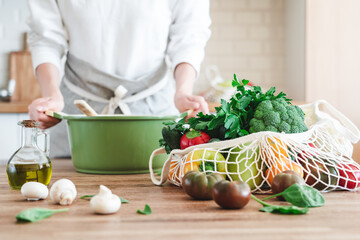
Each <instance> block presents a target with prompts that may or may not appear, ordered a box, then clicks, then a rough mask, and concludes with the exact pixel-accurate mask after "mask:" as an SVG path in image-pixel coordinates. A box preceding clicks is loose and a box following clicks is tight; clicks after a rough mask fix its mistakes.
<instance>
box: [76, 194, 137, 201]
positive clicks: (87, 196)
mask: <svg viewBox="0 0 360 240" xmlns="http://www.w3.org/2000/svg"><path fill="white" fill-rule="evenodd" d="M93 196H95V195H84V196H81V197H80V198H81V199H86V200H90V199H91V198H92V197H93ZM119 198H120V200H121V203H129V202H130V201H129V200H127V199H125V198H122V197H119Z"/></svg>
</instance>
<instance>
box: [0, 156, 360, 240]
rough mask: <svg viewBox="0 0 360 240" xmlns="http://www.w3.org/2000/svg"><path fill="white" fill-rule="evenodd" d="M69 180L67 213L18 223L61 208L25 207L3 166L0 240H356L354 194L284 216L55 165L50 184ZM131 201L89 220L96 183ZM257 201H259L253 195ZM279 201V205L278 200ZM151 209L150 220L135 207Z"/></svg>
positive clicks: (133, 178)
mask: <svg viewBox="0 0 360 240" xmlns="http://www.w3.org/2000/svg"><path fill="white" fill-rule="evenodd" d="M60 178H68V179H71V180H72V181H73V182H74V183H75V185H76V187H77V190H78V197H77V199H76V200H75V202H74V203H73V205H71V206H70V210H69V211H68V212H63V213H57V214H55V215H53V216H51V217H50V218H47V219H45V220H42V221H39V222H35V223H25V224H24V223H17V222H16V220H15V215H16V214H17V213H18V212H20V211H22V210H25V209H27V208H32V207H46V208H52V209H59V208H63V207H62V206H59V205H54V204H52V203H51V202H50V199H49V198H48V199H46V200H42V201H37V202H29V201H26V200H24V198H23V197H22V196H21V194H20V191H19V190H12V189H11V188H10V187H9V185H8V183H7V179H6V173H5V166H1V171H0V239H1V240H7V239H9V240H15V239H34V240H40V239H52V240H55V239H98V240H102V239H131V240H133V239H226V240H227V239H360V228H359V225H360V194H359V193H358V192H343V191H341V192H332V193H326V194H324V197H325V199H326V204H325V206H324V207H321V208H312V209H310V211H309V213H308V214H306V215H300V216H284V215H276V214H270V213H263V212H259V211H258V210H259V208H260V205H259V204H258V203H256V202H255V201H253V200H251V201H250V203H249V204H248V205H247V206H246V207H245V208H244V209H242V210H224V209H221V208H219V207H218V206H217V205H216V203H215V202H214V201H195V200H191V199H190V198H189V197H188V196H187V195H186V194H185V193H184V192H183V191H182V189H181V188H178V187H175V186H173V185H166V186H163V187H159V186H155V185H153V184H152V182H151V180H150V177H149V175H148V174H139V175H92V174H83V173H77V172H75V170H74V168H73V166H72V163H71V161H70V160H53V177H52V180H51V183H50V184H52V183H53V182H54V181H55V180H58V179H60ZM100 184H103V185H106V186H107V187H109V188H110V189H111V190H112V191H113V192H114V193H115V194H117V195H119V196H121V197H123V198H126V199H128V200H130V203H127V204H123V205H122V206H121V209H120V210H119V212H117V213H115V214H113V215H95V214H93V213H92V212H91V209H90V206H89V201H88V200H83V199H80V198H79V197H80V196H82V195H86V194H95V193H97V191H98V188H99V185H100ZM259 197H263V196H262V195H259ZM272 202H276V203H277V204H282V203H281V202H278V201H276V200H273V201H272ZM145 204H149V205H150V207H151V208H152V210H153V213H152V214H151V215H140V214H138V213H136V210H137V209H143V208H144V205H145Z"/></svg>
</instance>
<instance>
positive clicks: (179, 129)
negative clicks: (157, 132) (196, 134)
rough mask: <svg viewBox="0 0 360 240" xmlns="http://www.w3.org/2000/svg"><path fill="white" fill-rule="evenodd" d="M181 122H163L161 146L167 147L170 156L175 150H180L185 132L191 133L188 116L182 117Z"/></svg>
mask: <svg viewBox="0 0 360 240" xmlns="http://www.w3.org/2000/svg"><path fill="white" fill-rule="evenodd" d="M181 117H182V119H180V120H179V121H174V120H172V121H166V122H163V125H165V127H163V129H162V136H163V138H161V139H160V140H159V144H160V146H163V147H165V150H166V153H167V154H169V153H170V152H171V150H173V149H180V138H181V137H182V135H184V134H185V132H187V131H189V126H188V125H187V124H186V120H185V118H186V117H187V114H186V115H183V116H181Z"/></svg>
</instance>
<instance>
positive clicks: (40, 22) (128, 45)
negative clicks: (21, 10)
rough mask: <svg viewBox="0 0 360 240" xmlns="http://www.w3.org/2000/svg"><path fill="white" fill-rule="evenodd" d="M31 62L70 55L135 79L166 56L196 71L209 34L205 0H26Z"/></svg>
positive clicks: (173, 63)
mask: <svg viewBox="0 0 360 240" xmlns="http://www.w3.org/2000/svg"><path fill="white" fill-rule="evenodd" d="M28 4H29V7H30V18H29V21H28V25H29V26H30V32H29V34H28V44H29V47H30V50H31V54H32V60H33V67H34V69H36V67H37V66H38V65H39V64H42V63H53V64H55V65H56V66H57V67H58V68H59V70H60V71H61V68H60V66H61V64H60V62H61V58H62V57H63V56H64V54H66V51H67V50H69V51H70V52H71V53H72V54H73V55H74V56H76V57H77V58H79V59H81V60H85V61H87V62H89V63H90V64H91V65H93V66H94V67H96V68H98V69H101V70H103V71H105V72H107V73H111V74H116V75H118V76H120V77H123V78H125V79H129V80H131V79H135V78H137V77H139V76H141V75H144V74H147V73H151V72H152V71H154V70H155V69H156V68H157V67H158V66H159V65H160V64H161V63H162V61H163V60H164V58H165V57H166V56H169V59H170V62H171V67H172V69H174V68H175V67H176V65H177V64H179V63H181V62H187V63H190V64H191V65H192V66H193V67H194V68H195V69H196V71H197V72H199V68H200V63H201V61H202V60H203V58H204V48H205V44H206V42H207V40H208V39H209V37H210V30H209V26H210V24H211V20H210V16H209V1H208V0H102V1H100V0H57V1H56V0H29V1H28Z"/></svg>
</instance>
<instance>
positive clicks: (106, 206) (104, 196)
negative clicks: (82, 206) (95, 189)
mask: <svg viewBox="0 0 360 240" xmlns="http://www.w3.org/2000/svg"><path fill="white" fill-rule="evenodd" d="M120 206H121V201H120V198H119V197H118V196H117V195H115V194H112V192H111V190H110V189H108V188H107V187H105V186H104V185H100V191H99V193H98V194H97V195H95V196H94V197H93V198H91V200H90V207H91V209H92V210H93V211H94V212H95V213H98V214H111V213H115V212H117V211H118V210H119V209H120Z"/></svg>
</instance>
